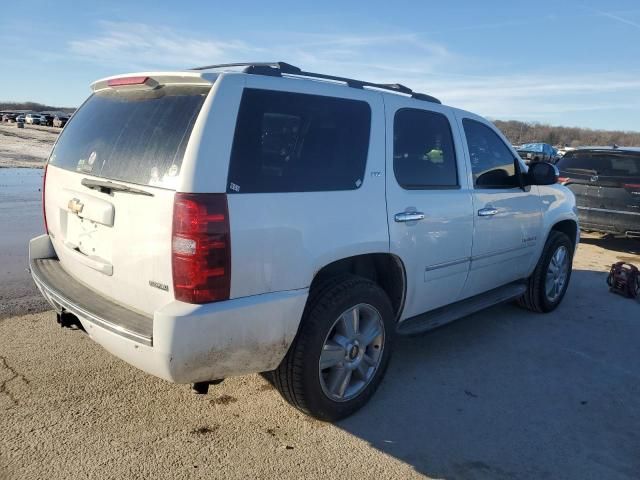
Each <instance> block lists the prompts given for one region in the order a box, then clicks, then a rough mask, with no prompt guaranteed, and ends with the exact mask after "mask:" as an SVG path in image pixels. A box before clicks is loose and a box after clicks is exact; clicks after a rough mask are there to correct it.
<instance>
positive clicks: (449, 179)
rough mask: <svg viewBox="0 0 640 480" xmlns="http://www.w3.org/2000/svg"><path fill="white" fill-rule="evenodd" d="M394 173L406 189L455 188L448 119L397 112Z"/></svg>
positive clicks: (423, 112)
mask: <svg viewBox="0 0 640 480" xmlns="http://www.w3.org/2000/svg"><path fill="white" fill-rule="evenodd" d="M393 170H394V172H395V176H396V180H397V181H398V183H399V184H400V185H401V186H402V188H405V189H428V188H456V187H457V185H458V173H457V169H456V153H455V149H454V147H453V136H452V134H451V127H450V125H449V120H447V117H445V116H444V115H442V114H441V113H437V112H429V111H426V110H417V109H411V108H405V109H402V110H399V111H398V112H396V115H395V118H394V122H393Z"/></svg>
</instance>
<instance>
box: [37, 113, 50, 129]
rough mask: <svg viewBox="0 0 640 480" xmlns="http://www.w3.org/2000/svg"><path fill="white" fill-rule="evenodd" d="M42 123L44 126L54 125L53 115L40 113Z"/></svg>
mask: <svg viewBox="0 0 640 480" xmlns="http://www.w3.org/2000/svg"><path fill="white" fill-rule="evenodd" d="M40 125H42V126H44V127H51V126H53V115H51V114H49V113H42V114H40Z"/></svg>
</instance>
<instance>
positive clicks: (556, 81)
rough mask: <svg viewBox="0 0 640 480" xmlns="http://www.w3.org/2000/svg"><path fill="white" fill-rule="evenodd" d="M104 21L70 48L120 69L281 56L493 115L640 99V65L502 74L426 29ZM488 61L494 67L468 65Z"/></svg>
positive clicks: (625, 104) (622, 107) (551, 116)
mask: <svg viewBox="0 0 640 480" xmlns="http://www.w3.org/2000/svg"><path fill="white" fill-rule="evenodd" d="M599 13H600V14H603V15H606V16H611V15H613V14H605V13H604V12H599ZM616 17H617V16H616ZM612 18H613V17H612ZM616 20H620V19H618V18H616ZM625 23H627V22H625ZM639 26H640V25H639ZM101 27H102V29H101V31H100V32H99V33H98V34H97V35H96V36H94V37H92V38H86V39H82V40H73V41H71V42H69V44H68V51H69V52H70V53H71V54H72V55H73V56H76V57H80V58H81V59H82V60H83V61H91V62H97V63H100V64H103V65H107V66H109V68H111V69H113V72H114V73H119V72H122V71H125V70H129V71H132V70H146V69H154V68H189V67H192V66H197V65H207V64H214V63H226V62H233V61H248V60H283V61H287V62H290V63H293V64H295V65H299V66H300V67H302V68H303V69H305V70H308V71H319V72H323V73H329V74H334V75H342V76H347V77H352V78H362V79H366V80H370V81H375V82H380V83H396V82H397V83H402V84H405V85H407V86H409V87H410V88H413V89H414V90H416V91H420V92H424V93H429V94H431V95H435V96H436V97H438V98H441V99H442V100H443V101H444V102H445V103H447V104H449V105H454V106H457V107H460V108H464V109H467V110H471V111H475V112H477V113H479V114H481V115H485V116H488V117H492V118H505V119H509V118H518V119H535V120H541V121H551V120H554V121H560V122H562V119H563V118H569V116H570V117H571V118H576V116H583V117H584V118H585V119H586V120H588V121H589V123H591V120H593V119H594V118H595V115H596V114H597V112H600V111H604V110H615V109H617V110H619V111H620V112H623V111H628V110H629V109H630V108H636V109H637V108H638V106H639V105H638V103H639V101H635V100H633V99H635V98H640V75H638V74H637V73H636V72H633V71H629V72H626V73H602V71H600V72H597V73H590V72H577V71H575V68H574V69H573V70H572V71H571V72H566V73H565V72H549V73H548V74H545V75H541V74H539V73H532V74H531V75H527V74H526V72H525V73H523V72H522V69H519V70H518V72H515V73H511V72H507V73H506V74H502V75H500V74H498V73H496V72H499V71H504V68H505V67H504V66H503V67H502V68H500V66H497V68H496V69H492V64H491V62H492V59H491V58H469V57H465V56H463V55H460V54H458V53H456V52H453V51H451V50H450V49H449V48H448V47H447V46H446V45H443V44H440V43H437V42H433V41H431V40H430V39H429V38H428V37H427V36H425V35H424V34H420V33H413V32H402V33H394V32H391V33H388V34H384V35H379V34H375V35H373V34H372V35H366V34H352V33H349V34H343V33H335V34H327V33H321V34H315V33H296V32H289V33H287V34H284V33H282V34H280V35H279V36H277V37H274V36H269V37H267V38H265V39H264V40H263V41H260V40H256V39H254V40H253V42H252V43H250V42H248V41H246V40H237V39H211V38H209V37H206V36H201V35H195V34H193V33H192V32H190V33H185V32H180V31H177V30H173V29H170V28H167V27H163V26H160V27H155V26H151V25H147V24H139V23H114V22H104V23H103V24H101ZM487 71H491V73H490V74H486V75H480V74H475V75H469V72H487ZM638 127H640V125H638ZM638 127H636V128H638Z"/></svg>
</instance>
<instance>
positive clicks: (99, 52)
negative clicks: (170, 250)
mask: <svg viewBox="0 0 640 480" xmlns="http://www.w3.org/2000/svg"><path fill="white" fill-rule="evenodd" d="M639 40H640V3H639V2H638V1H637V0H632V1H618V0H608V1H599V0H590V1H584V2H580V1H579V2H573V1H558V0H555V1H547V0H540V1H533V0H530V1H518V0H512V1H493V0H476V1H455V0H449V1H439V2H435V1H418V0H416V1H413V2H408V1H404V0H396V1H394V2H390V1H388V0H386V1H377V0H369V1H367V2H347V1H345V0H341V1H335V0H322V1H316V2H304V1H299V0H298V1H295V2H288V1H285V2H276V1H275V0H270V1H252V2H244V1H241V0H237V1H234V2H228V1H226V2H217V1H210V2H206V1H203V0H200V1H192V0H180V1H171V2H169V1H164V0H155V1H147V0H129V1H115V0H114V1H101V2H97V1H96V2H87V1H74V0H56V1H53V0H26V1H9V0H2V5H1V6H0V101H37V102H42V103H46V104H49V105H55V106H62V107H67V106H68V107H74V106H78V105H79V104H80V103H81V102H82V101H83V100H84V99H85V98H86V97H87V96H88V95H89V93H90V91H89V84H90V83H91V82H92V81H94V80H96V79H98V78H103V77H105V76H109V75H113V74H117V73H126V72H135V71H145V70H167V69H184V68H190V67H194V66H198V65H208V64H214V63H224V62H236V61H285V62H288V63H291V64H294V65H296V66H299V67H301V68H303V69H304V70H307V71H317V72H322V73H328V74H333V75H339V76H347V77H352V78H359V79H365V80H369V81H375V82H383V83H402V84H404V85H407V86H408V87H410V88H412V89H413V90H415V91H419V92H423V93H428V94H431V95H434V96H436V97H438V98H440V99H441V100H442V101H443V103H445V104H448V105H452V106H455V107H459V108H463V109H466V110H471V111H473V112H475V113H478V114H480V115H483V116H485V117H488V118H491V119H501V120H511V119H515V120H524V121H528V122H541V123H550V124H553V125H566V126H579V127H588V128H602V129H608V130H614V129H616V130H617V129H619V130H635V131H640V114H639V112H640V41H639Z"/></svg>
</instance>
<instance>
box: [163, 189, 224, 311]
mask: <svg viewBox="0 0 640 480" xmlns="http://www.w3.org/2000/svg"><path fill="white" fill-rule="evenodd" d="M230 237H231V235H230V232H229V209H228V206H227V196H226V195H225V194H224V193H176V196H175V201H174V204H173V236H172V240H171V264H172V268H173V288H174V292H175V298H176V300H180V301H182V302H187V303H209V302H217V301H219V300H227V299H228V298H229V290H230V288H231V244H230V240H231V238H230Z"/></svg>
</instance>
